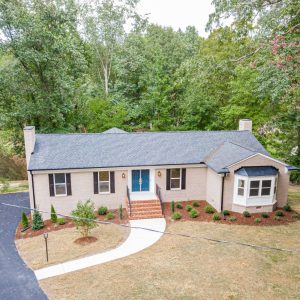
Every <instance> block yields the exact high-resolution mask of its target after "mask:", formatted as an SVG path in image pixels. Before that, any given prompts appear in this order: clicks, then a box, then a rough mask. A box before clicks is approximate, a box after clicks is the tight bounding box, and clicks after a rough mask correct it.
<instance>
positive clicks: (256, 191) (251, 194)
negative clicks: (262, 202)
mask: <svg viewBox="0 0 300 300" xmlns="http://www.w3.org/2000/svg"><path fill="white" fill-rule="evenodd" d="M258 192H259V189H250V196H258Z"/></svg>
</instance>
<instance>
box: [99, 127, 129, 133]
mask: <svg viewBox="0 0 300 300" xmlns="http://www.w3.org/2000/svg"><path fill="white" fill-rule="evenodd" d="M102 133H126V131H124V130H122V129H119V128H117V127H113V128H110V129H108V130H105V131H103V132H102Z"/></svg>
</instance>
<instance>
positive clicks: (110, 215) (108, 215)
mask: <svg viewBox="0 0 300 300" xmlns="http://www.w3.org/2000/svg"><path fill="white" fill-rule="evenodd" d="M114 217H115V216H114V214H113V213H112V212H109V213H108V214H107V215H106V218H105V219H106V220H111V219H113V218H114Z"/></svg>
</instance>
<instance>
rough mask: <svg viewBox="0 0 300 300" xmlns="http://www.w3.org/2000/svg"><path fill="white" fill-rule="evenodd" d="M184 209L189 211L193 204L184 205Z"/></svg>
mask: <svg viewBox="0 0 300 300" xmlns="http://www.w3.org/2000/svg"><path fill="white" fill-rule="evenodd" d="M185 209H186V210H187V211H191V210H192V209H193V206H192V205H187V206H186V207H185Z"/></svg>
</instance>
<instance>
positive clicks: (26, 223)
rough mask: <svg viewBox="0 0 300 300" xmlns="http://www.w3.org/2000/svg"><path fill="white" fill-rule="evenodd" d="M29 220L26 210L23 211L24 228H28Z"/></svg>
mask: <svg viewBox="0 0 300 300" xmlns="http://www.w3.org/2000/svg"><path fill="white" fill-rule="evenodd" d="M28 225H29V222H28V218H27V216H26V214H25V213H24V211H22V228H23V229H26V228H28Z"/></svg>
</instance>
